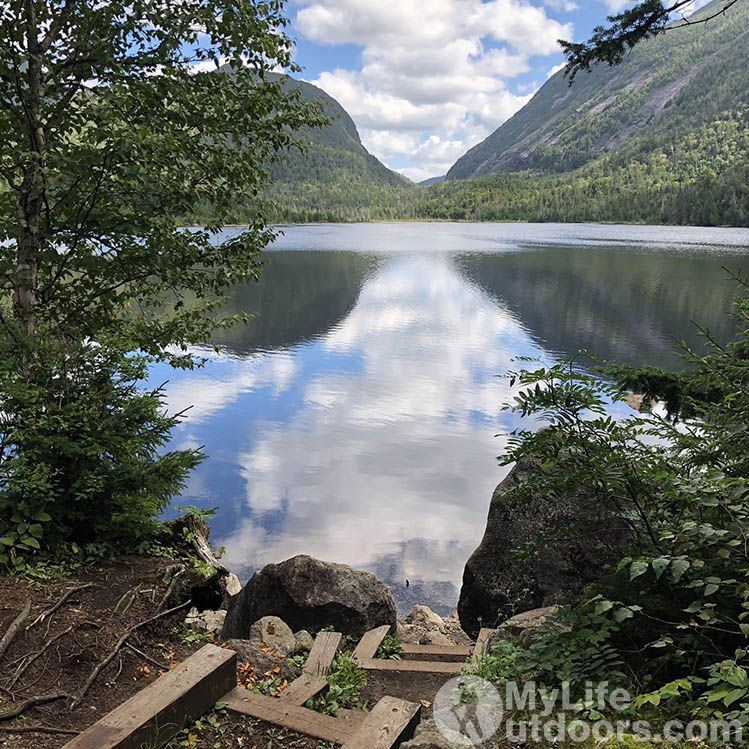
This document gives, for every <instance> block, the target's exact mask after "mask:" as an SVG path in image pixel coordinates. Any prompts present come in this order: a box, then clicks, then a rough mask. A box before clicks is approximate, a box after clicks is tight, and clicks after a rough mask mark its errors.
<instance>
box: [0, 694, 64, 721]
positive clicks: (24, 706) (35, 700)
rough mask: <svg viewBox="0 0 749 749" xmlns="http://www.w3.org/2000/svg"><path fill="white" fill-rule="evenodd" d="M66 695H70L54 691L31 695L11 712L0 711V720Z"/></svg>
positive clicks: (9, 718) (16, 715)
mask: <svg viewBox="0 0 749 749" xmlns="http://www.w3.org/2000/svg"><path fill="white" fill-rule="evenodd" d="M66 697H70V695H69V694H67V693H66V692H54V693H53V694H42V695H39V696H38V697H29V699H27V700H24V701H23V702H22V703H21V704H20V705H19V706H18V707H16V708H14V709H13V710H11V711H10V712H9V713H0V721H4V720H12V719H13V718H17V717H18V716H19V715H22V714H23V713H24V712H25V711H26V710H28V709H29V708H30V707H36V706H37V705H46V704H47V703H48V702H54V701H55V700H62V699H65V698H66Z"/></svg>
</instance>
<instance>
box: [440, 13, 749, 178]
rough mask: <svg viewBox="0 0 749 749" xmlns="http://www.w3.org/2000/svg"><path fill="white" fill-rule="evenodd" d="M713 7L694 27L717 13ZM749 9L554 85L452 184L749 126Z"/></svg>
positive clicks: (560, 167) (469, 156) (458, 166)
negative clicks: (723, 126)
mask: <svg viewBox="0 0 749 749" xmlns="http://www.w3.org/2000/svg"><path fill="white" fill-rule="evenodd" d="M721 5H722V0H714V2H712V3H710V4H709V5H707V6H706V7H704V8H703V9H702V10H701V11H699V12H698V13H696V14H695V15H694V16H692V17H691V18H690V22H691V21H697V20H699V18H700V17H705V16H707V15H710V14H712V13H713V12H714V11H715V10H717V8H719V7H721ZM748 66H749V3H746V2H740V3H737V4H736V6H735V7H733V8H732V9H731V10H730V11H729V12H728V13H726V14H725V15H724V16H720V17H718V18H715V19H713V20H711V21H710V23H709V24H706V25H695V26H693V27H691V28H689V27H684V28H680V29H671V30H669V31H668V32H667V33H665V34H664V35H662V36H660V37H657V38H656V39H651V40H650V41H647V42H643V43H641V44H640V45H638V46H637V47H635V48H634V50H633V51H632V52H631V53H630V55H629V56H628V57H627V58H626V59H625V60H624V61H623V62H622V63H621V64H619V65H616V66H614V67H607V66H605V65H599V66H597V67H595V68H594V69H593V71H592V73H590V74H587V73H580V74H578V75H577V77H576V78H575V80H574V83H573V85H571V86H570V85H568V81H567V79H566V78H564V76H563V74H562V72H561V71H560V72H558V73H556V74H555V75H554V76H552V77H551V78H550V79H549V80H548V81H547V82H546V84H545V85H544V86H542V87H541V89H540V90H539V91H538V92H537V93H536V95H535V96H534V97H533V98H532V99H531V101H530V102H528V104H526V106H524V107H523V108H522V109H521V110H520V111H519V112H517V114H515V116H514V117H512V118H511V119H509V120H508V121H507V122H505V123H504V124H503V125H502V126H501V127H500V128H499V129H497V130H495V131H494V132H493V133H492V134H491V135H490V136H489V137H488V138H487V139H486V140H484V141H483V142H482V143H479V144H478V145H477V146H475V147H474V148H472V149H471V150H470V151H468V153H466V154H465V155H464V156H462V157H461V158H460V159H459V160H458V161H457V162H456V163H455V165H454V166H453V167H452V168H451V169H450V170H449V172H448V174H447V179H448V180H450V179H466V178H468V177H478V176H482V175H487V174H495V173H497V172H515V171H521V170H525V169H539V170H542V171H547V172H567V171H570V170H572V169H575V168H577V167H580V166H583V165H584V164H587V163H589V162H591V161H593V160H594V159H596V158H597V157H599V156H600V155H602V154H606V153H616V152H618V151H621V150H622V149H623V148H624V147H626V146H629V147H630V148H631V147H632V146H633V145H635V144H636V145H637V146H638V149H637V150H639V151H653V150H656V149H662V148H663V147H664V146H665V147H666V148H667V149H668V148H669V147H670V146H675V145H676V142H677V141H678V140H679V139H680V138H681V137H682V136H684V135H688V134H691V133H694V132H696V131H697V130H698V129H699V128H700V127H703V126H706V125H712V124H713V123H715V122H718V121H723V120H725V119H731V120H732V121H734V122H738V121H741V122H742V123H744V122H745V115H746V110H747V104H749V77H748V76H747V74H746V71H747V67H748Z"/></svg>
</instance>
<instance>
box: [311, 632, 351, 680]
mask: <svg viewBox="0 0 749 749" xmlns="http://www.w3.org/2000/svg"><path fill="white" fill-rule="evenodd" d="M342 637H343V635H342V634H341V633H340V632H319V633H318V634H317V637H315V642H314V643H313V645H312V649H311V650H310V651H309V656H308V657H307V663H305V665H304V672H305V673H307V674H312V676H318V677H319V676H325V674H327V673H328V671H329V670H330V666H331V664H332V663H333V658H335V653H336V650H338V646H339V645H340V644H341V638H342Z"/></svg>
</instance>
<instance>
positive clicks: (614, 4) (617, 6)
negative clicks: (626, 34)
mask: <svg viewBox="0 0 749 749" xmlns="http://www.w3.org/2000/svg"><path fill="white" fill-rule="evenodd" d="M600 2H602V3H603V4H604V5H605V6H606V7H607V8H608V9H609V11H610V12H611V13H619V12H620V11H622V10H624V9H625V8H626V7H627V6H628V5H632V4H633V0H600Z"/></svg>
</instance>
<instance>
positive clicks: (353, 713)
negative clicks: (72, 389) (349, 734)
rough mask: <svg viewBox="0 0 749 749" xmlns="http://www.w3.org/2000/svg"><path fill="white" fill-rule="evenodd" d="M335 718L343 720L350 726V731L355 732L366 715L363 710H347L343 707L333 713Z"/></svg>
mask: <svg viewBox="0 0 749 749" xmlns="http://www.w3.org/2000/svg"><path fill="white" fill-rule="evenodd" d="M335 717H336V718H338V720H345V721H346V723H348V725H349V726H351V730H352V731H354V732H355V731H357V730H358V729H359V726H360V725H361V724H362V723H363V722H364V719H365V718H366V717H367V713H365V712H364V711H363V710H349V709H347V708H345V707H342V708H340V710H336V711H335Z"/></svg>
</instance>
